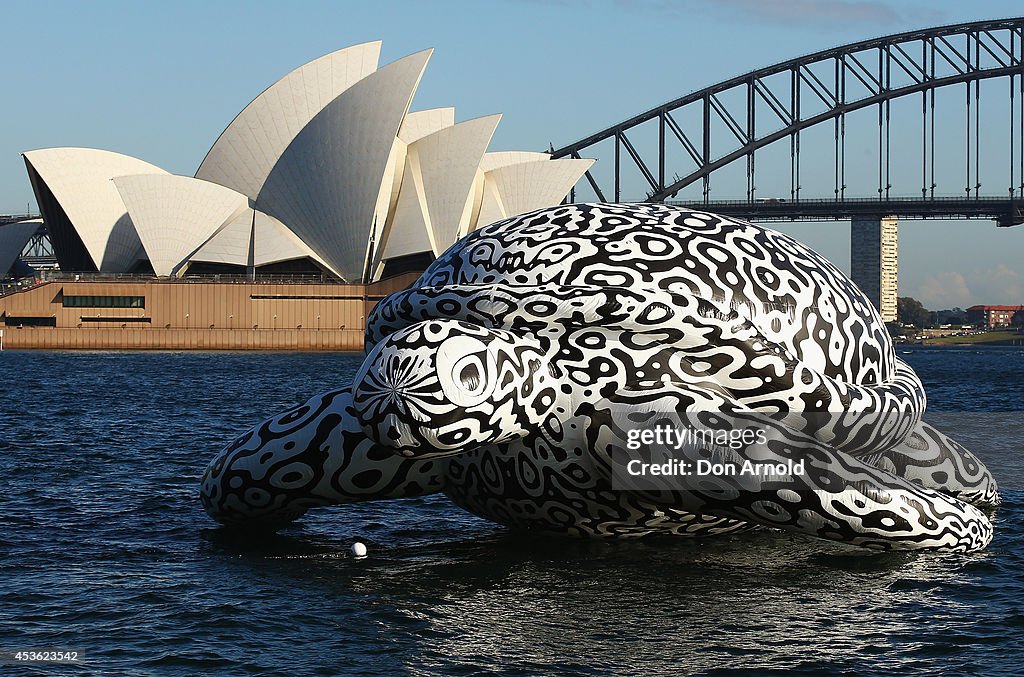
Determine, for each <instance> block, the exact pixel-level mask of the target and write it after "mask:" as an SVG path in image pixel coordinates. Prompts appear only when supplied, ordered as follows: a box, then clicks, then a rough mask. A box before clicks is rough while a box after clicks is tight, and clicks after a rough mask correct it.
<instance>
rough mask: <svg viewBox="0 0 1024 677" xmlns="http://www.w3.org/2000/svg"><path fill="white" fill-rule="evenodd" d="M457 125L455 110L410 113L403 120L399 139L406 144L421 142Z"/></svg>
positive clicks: (432, 109)
mask: <svg viewBox="0 0 1024 677" xmlns="http://www.w3.org/2000/svg"><path fill="white" fill-rule="evenodd" d="M454 124H455V109H454V108H430V109H427V110H417V111H410V112H409V114H408V115H406V116H405V119H404V120H402V127H401V129H399V130H398V138H399V139H400V140H401V141H402V142H404V143H405V144H410V143H413V142H415V141H419V140H420V139H422V138H423V137H424V136H427V135H428V134H433V133H434V132H437V131H440V130H442V129H444V128H445V127H451V126H452V125H454Z"/></svg>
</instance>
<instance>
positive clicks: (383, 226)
mask: <svg viewBox="0 0 1024 677" xmlns="http://www.w3.org/2000/svg"><path fill="white" fill-rule="evenodd" d="M454 124H455V109H454V108H431V109H429V110H420V111H410V112H409V113H406V115H405V119H403V120H402V126H401V127H400V128H399V130H398V138H396V139H395V141H394V144H393V145H392V146H391V155H390V157H388V166H387V169H386V170H385V172H384V180H383V181H382V182H381V186H380V194H379V195H378V196H377V208H376V210H375V211H374V220H375V222H376V224H377V230H376V231H375V232H374V240H375V246H374V249H375V251H376V252H377V255H376V256H375V262H376V261H379V260H380V256H379V254H380V252H381V251H382V249H381V244H382V243H383V242H384V241H385V239H386V233H387V227H388V226H387V224H388V223H389V222H390V220H391V219H390V218H389V215H392V214H393V213H394V211H395V208H396V207H397V206H398V193H399V189H400V188H401V186H402V178H403V175H404V173H405V157H406V148H407V147H408V144H410V143H412V142H414V141H417V140H419V139H421V138H423V137H424V136H426V135H428V134H433V133H434V132H436V131H438V130H440V129H443V128H445V127H451V126H452V125H454Z"/></svg>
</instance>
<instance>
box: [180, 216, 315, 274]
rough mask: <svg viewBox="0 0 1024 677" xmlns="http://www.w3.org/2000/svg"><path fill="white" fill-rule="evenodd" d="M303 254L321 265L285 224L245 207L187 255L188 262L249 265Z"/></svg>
mask: <svg viewBox="0 0 1024 677" xmlns="http://www.w3.org/2000/svg"><path fill="white" fill-rule="evenodd" d="M306 257H309V258H310V259H313V260H314V261H316V262H318V263H321V264H323V261H321V260H320V257H318V256H317V255H316V253H314V252H313V251H312V250H311V249H310V248H309V247H307V246H306V245H304V244H303V243H302V240H300V239H299V238H298V237H297V236H296V235H295V233H293V232H291V231H290V230H289V229H288V227H287V226H286V225H284V224H283V223H281V222H280V221H278V220H277V219H275V218H274V217H273V216H269V215H267V214H264V213H263V212H261V211H257V210H254V209H252V208H249V209H245V210H242V211H241V212H239V213H237V214H236V215H235V216H234V217H232V218H231V219H229V220H228V221H227V222H226V223H225V224H224V225H223V226H221V228H220V230H218V231H217V232H216V233H215V234H214V235H213V237H211V238H210V239H209V240H207V241H206V242H205V243H204V244H203V245H202V246H201V247H200V248H199V249H198V250H197V251H196V252H195V253H194V254H192V255H191V256H190V257H189V261H204V262H207V263H225V264H229V265H233V266H244V267H247V268H249V267H253V266H255V267H259V266H265V265H267V264H270V263H279V262H281V261H291V260H293V259H301V258H306ZM325 267H326V265H325Z"/></svg>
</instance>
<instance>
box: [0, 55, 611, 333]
mask: <svg viewBox="0 0 1024 677" xmlns="http://www.w3.org/2000/svg"><path fill="white" fill-rule="evenodd" d="M380 47H381V43H380V42H371V43H366V44H362V45H357V46H354V47H349V48H346V49H342V50H339V51H337V52H333V53H331V54H328V55H326V56H323V57H321V58H319V59H316V60H315V61H312V62H310V63H307V64H305V65H304V66H301V67H300V68H298V69H296V70H294V71H292V72H291V73H289V74H287V75H286V76H284V77H283V78H281V79H280V80H278V81H277V82H276V83H274V84H273V85H271V86H270V87H269V88H267V89H266V90H265V91H264V92H263V93H262V94H260V95H259V96H258V97H256V98H255V99H254V100H253V101H252V102H251V103H250V104H249V105H248V106H246V107H245V109H244V110H242V112H241V113H239V114H238V115H237V116H236V117H235V118H234V120H232V121H231V123H230V124H229V125H228V126H227V128H226V129H224V131H223V132H222V133H221V135H220V136H219V138H218V139H217V140H216V142H215V143H214V144H213V146H212V147H211V148H210V150H209V151H208V152H207V154H206V157H205V158H203V159H202V161H201V163H199V167H198V170H197V171H196V173H195V175H194V176H177V175H173V174H170V173H169V172H167V171H165V170H163V169H161V168H160V167H157V166H156V165H153V164H150V163H149V162H146V161H145V160H141V159H137V158H134V157H130V156H127V155H122V154H120V153H115V152H111V151H105V150H96V149H88V148H46V149H40V150H32V151H27V152H25V153H24V160H25V166H26V169H27V171H28V176H29V180H30V181H31V184H32V189H33V191H34V193H35V196H36V201H37V204H38V205H39V210H40V212H41V215H42V218H43V221H44V222H45V224H46V228H47V230H48V232H49V237H50V240H51V242H52V244H53V249H54V254H55V256H56V259H57V261H58V264H59V267H60V270H61V271H62V273H64V274H63V275H62V276H61V278H62V280H63V281H60V280H57V281H54V282H52V283H47V284H46V285H42V286H52V285H53V284H58V283H59V284H60V285H61V289H60V290H59V293H56V294H54V293H52V292H54V291H57V290H50V292H47V293H44V294H37V296H38V298H35V299H31V300H30V299H29V298H28V297H27V296H26V295H25V294H26V293H24V292H23V293H21V294H16V295H13V296H7V297H3V298H0V319H3V320H4V324H5V325H6V326H8V327H11V326H16V327H18V328H23V329H29V328H37V327H49V328H79V329H80V328H83V327H91V328H107V329H115V328H116V329H127V328H129V327H138V328H156V327H159V328H162V329H165V330H169V332H165V333H167V334H168V335H169V333H170V332H171V331H176V330H181V329H185V330H192V329H194V328H196V327H202V328H204V329H209V330H218V329H220V330H222V331H229V330H230V331H235V332H238V331H241V330H249V329H252V330H259V329H261V328H262V329H267V328H272V329H280V330H284V329H288V330H295V331H297V332H298V334H302V333H304V331H309V330H310V329H312V328H313V325H314V316H315V320H316V321H315V324H316V327H315V331H318V332H319V331H327V330H328V329H335V328H336V329H338V330H342V331H346V330H347V331H349V332H351V331H357V330H359V329H361V327H357V326H356V325H358V324H359V323H360V321H361V319H362V317H364V316H365V310H366V307H367V304H369V306H371V307H372V302H373V301H374V297H375V296H377V295H379V294H383V293H387V292H389V291H391V289H392V288H398V287H400V286H402V285H403V284H408V283H409V282H410V281H411V280H412V279H413V278H412V274H414V273H416V272H418V271H422V270H423V268H424V267H425V266H426V265H427V264H428V263H429V262H430V261H431V260H432V259H433V258H434V257H436V256H437V255H439V254H440V253H441V252H442V251H444V250H445V249H447V248H448V247H449V246H450V245H451V244H453V243H454V242H455V241H456V240H457V239H458V238H460V237H461V236H463V235H465V234H466V233H468V232H469V231H471V230H473V229H475V228H477V227H479V226H482V225H486V224H489V223H492V222H494V221H497V220H500V219H502V218H505V217H507V216H512V215H515V214H519V213H523V212H526V211H530V210H533V209H537V208H540V207H545V206H548V205H552V204H557V203H558V202H560V201H561V200H562V199H563V198H564V197H565V195H566V194H567V193H568V192H569V190H570V189H571V188H572V186H573V185H575V183H576V182H577V180H579V178H580V177H581V176H582V175H583V174H584V172H586V170H587V169H588V168H589V167H590V164H591V163H592V161H591V160H572V159H560V160H551V159H550V158H549V157H548V155H547V154H545V153H540V152H531V151H501V152H490V151H488V146H489V145H490V142H491V138H492V136H493V134H494V132H495V129H496V127H497V125H498V122H499V120H500V117H501V116H500V115H490V116H486V117H481V118H476V119H472V120H466V121H462V122H456V119H455V109H454V108H435V109H429V110H418V111H412V110H410V107H411V105H412V101H413V96H414V94H415V93H416V89H417V86H418V85H419V83H420V80H421V78H422V75H423V72H424V69H425V68H426V66H427V62H428V60H429V58H430V55H431V52H432V50H427V51H423V52H419V53H417V54H413V55H411V56H407V57H405V58H403V59H399V60H398V61H395V62H393V63H390V64H387V65H385V66H383V67H378V58H379V55H380ZM5 228H9V226H0V240H3V239H4V238H3V237H2V236H3V234H4V230H3V229H5ZM11 233H12V234H13V231H11ZM20 234H21V233H20V232H19V233H18V235H19V236H20ZM7 239H8V240H11V241H12V242H14V241H16V240H17V239H18V238H17V237H8V238H7ZM68 273H78V274H79V275H78V276H77V279H75V278H68V277H67V274H68ZM303 275H306V276H310V277H312V276H314V275H315V276H316V277H317V278H320V279H321V280H322V281H323V284H321V285H310V284H305V285H295V284H290V285H289V284H285V283H281V284H279V285H270V284H269V283H266V282H264V283H262V284H260V282H261V280H270V279H272V278H271V276H278V277H280V276H292V277H294V278H298V277H301V276H303ZM112 277H120V278H121V279H120V281H117V282H113V281H111V280H110V278H112ZM212 278H216V279H219V280H221V282H219V283H210V282H207V283H200V282H199V281H200V280H209V279H212ZM225 280H228V281H229V282H225ZM90 285H92V286H91V287H90ZM270 286H273V287H275V288H276V287H288V288H287V289H275V290H268V287H270ZM72 287H74V288H72ZM128 287H132V288H131V289H129V288H128ZM178 287H181V288H182V289H177V288H178ZM313 287H317V288H316V289H314V288H313ZM250 288H251V289H250ZM253 290H255V291H253ZM33 291H36V290H33ZM257 292H258V293H257ZM29 296H31V294H29ZM197 296H202V297H203V299H199V298H195V297H197ZM14 297H19V298H14ZM69 297H70V298H72V299H74V300H73V301H72V302H71V304H70V305H69V304H67V303H64V302H63V301H62V300H66V299H67V298H69ZM164 297H166V298H164ZM185 297H188V298H187V299H186V298H185ZM140 298H141V299H142V300H141V301H140V300H139V299H140ZM274 298H278V299H281V300H284V299H286V298H287V300H289V301H293V303H277V304H268V303H259V301H268V300H273V299H274ZM82 299H85V300H82ZM97 299H98V300H97ZM124 299H129V300H124ZM246 299H248V302H245V301H246ZM303 299H305V300H306V301H307V303H294V301H301V300H303ZM44 300H45V301H46V307H43V306H42V302H43V301H44ZM332 300H337V301H343V300H349V301H354V300H360V303H358V304H352V303H350V304H348V306H349V312H344V311H343V309H342V308H340V306H344V305H346V304H341V303H330V301H332ZM313 301H317V303H312V302H313ZM90 304H91V305H90ZM140 306H141V307H140ZM270 306H273V307H270ZM357 306H358V312H356V307H357ZM207 307H209V308H211V309H215V308H218V307H220V308H226V309H228V310H230V311H232V312H226V311H224V312H220V311H217V310H206V308H207ZM69 308H71V309H73V310H71V311H69V310H68V309H69ZM182 308H187V311H186V312H185V313H184V315H183V314H182V312H181V311H182ZM193 308H201V309H200V310H199V311H198V312H197V311H196V310H194V309H193ZM94 309H97V310H98V312H93V310H94ZM132 310H135V311H145V312H144V313H140V312H134V313H133V312H130V311H132ZM179 316H181V317H179ZM271 316H272V318H271ZM325 316H326V317H327V318H329V319H326V320H325ZM357 316H358V317H357ZM183 317H184V318H185V319H183ZM339 317H340V318H341V319H340V320H339ZM283 318H287V319H283ZM271 319H273V326H272V327H270V326H268V325H270V324H271V322H270V320H271ZM186 320H187V321H186ZM279 320H280V321H279ZM19 321H20V323H19ZM182 325H184V326H182ZM51 333H52V332H51ZM58 333H59V332H58ZM193 333H194V332H193ZM217 333H218V332H216V331H214V333H213V334H209V335H208V336H206V337H205V338H204V339H202V340H208V341H213V342H214V344H215V345H211V346H209V347H222V346H220V345H219V343H218V341H220V338H217V337H215V336H214V334H217ZM9 334H10V332H9ZM115 334H116V332H115ZM72 337H73V338H71V339H69V340H70V341H71V343H72V344H74V345H78V343H77V342H79V341H81V340H84V339H81V337H80V336H79V337H74V334H73V333H72ZM122 338H123V336H122ZM165 338H166V337H165ZM55 340H56V339H55ZM90 340H91V339H90ZM112 340H113V339H112ZM117 340H118V341H119V340H121V339H117ZM130 340H138V341H141V342H142V344H140V347H145V346H146V345H149V344H148V343H145V342H146V341H156V342H157V343H154V344H153V346H154V347H156V346H158V345H161V344H160V339H158V338H157V337H155V336H147V337H143V338H138V337H136V338H132V339H130ZM188 340H189V341H192V340H198V339H194V337H193V338H189V339H188ZM224 340H225V341H226V343H227V345H225V346H223V347H253V346H252V345H248V346H246V345H242V346H237V345H236V344H237V343H238V342H239V341H240V340H243V341H250V342H251V341H252V340H253V339H251V338H245V339H237V338H236V339H230V338H228V339H224ZM261 340H271V339H267V338H265V337H264V338H263V339H257V340H256V345H255V347H259V346H262V345H264V344H263V343H260V341H261ZM280 340H285V341H286V342H288V345H291V343H292V341H291V339H282V338H281V337H280V336H279V337H277V338H275V339H273V343H272V344H268V345H267V347H276V345H277V342H279V341H280ZM295 340H296V341H297V344H296V345H297V347H313V348H316V347H347V346H348V345H349V343H353V342H352V341H349V340H348V339H346V340H345V341H342V343H343V344H344V346H341V344H339V343H337V342H333V343H332V342H330V341H327V339H324V338H323V337H322V336H321V337H319V338H318V339H315V340H314V339H312V338H309V337H305V338H301V337H300V338H298V339H295ZM304 341H314V343H311V344H309V345H308V346H306V343H305V342H304ZM324 341H327V344H325V343H324ZM115 342H116V341H115ZM179 343H181V342H180V341H177V340H170V341H169V343H168V344H167V346H165V347H174V346H178V344H179ZM58 344H59V345H63V343H61V342H60V341H59V340H58ZM100 344H102V345H105V343H104V342H103V341H100ZM69 345H70V344H69ZM182 347H193V346H191V345H188V346H182ZM195 347H202V346H195Z"/></svg>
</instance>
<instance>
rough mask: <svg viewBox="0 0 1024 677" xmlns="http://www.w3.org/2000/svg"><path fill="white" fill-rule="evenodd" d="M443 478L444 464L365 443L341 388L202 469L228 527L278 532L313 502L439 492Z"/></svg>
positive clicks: (207, 502)
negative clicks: (416, 458) (406, 456)
mask: <svg viewBox="0 0 1024 677" xmlns="http://www.w3.org/2000/svg"><path fill="white" fill-rule="evenodd" d="M443 476H444V473H443V467H442V465H441V463H440V462H434V461H414V460H410V459H404V458H401V457H399V456H396V455H395V454H394V452H393V451H392V450H391V449H387V448H384V447H381V446H378V445H375V444H373V442H372V441H370V440H368V439H367V438H366V436H365V435H364V434H363V431H362V429H361V427H360V426H359V422H358V421H357V420H356V416H355V412H354V410H353V409H352V393H351V388H344V389H342V390H334V391H331V392H327V393H323V394H321V395H317V396H316V397H314V398H312V399H310V400H308V401H307V402H305V403H303V404H300V405H298V406H297V407H294V408H292V409H290V410H288V411H286V412H284V413H281V414H278V415H277V416H274V417H273V418H270V419H268V420H266V421H264V422H263V423H260V424H259V425H257V426H256V427H254V428H253V429H252V430H250V431H249V432H247V433H245V434H244V435H242V436H241V437H239V438H238V439H236V440H235V441H234V442H232V443H231V444H229V445H228V446H227V447H225V448H224V450H223V451H221V452H220V453H219V454H218V455H217V457H216V458H214V459H213V461H212V462H211V463H210V465H209V467H207V469H206V472H205V473H203V478H202V485H201V489H200V498H201V500H202V503H203V507H204V508H205V509H206V512H207V513H209V515H210V516H211V517H213V518H214V519H215V520H217V521H218V522H221V523H223V524H225V525H227V526H233V527H243V528H257V529H276V528H279V527H281V526H283V525H285V524H287V523H289V522H291V521H293V520H295V519H297V518H298V517H300V516H302V515H303V514H304V513H305V512H306V511H307V510H308V509H309V508H313V507H316V506H324V505H334V504H339V503H354V502H357V501H371V500H378V499H389V498H403V497H411V496H421V495H424V494H430V493H435V492H438V491H441V490H442V489H443V484H444V480H443Z"/></svg>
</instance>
